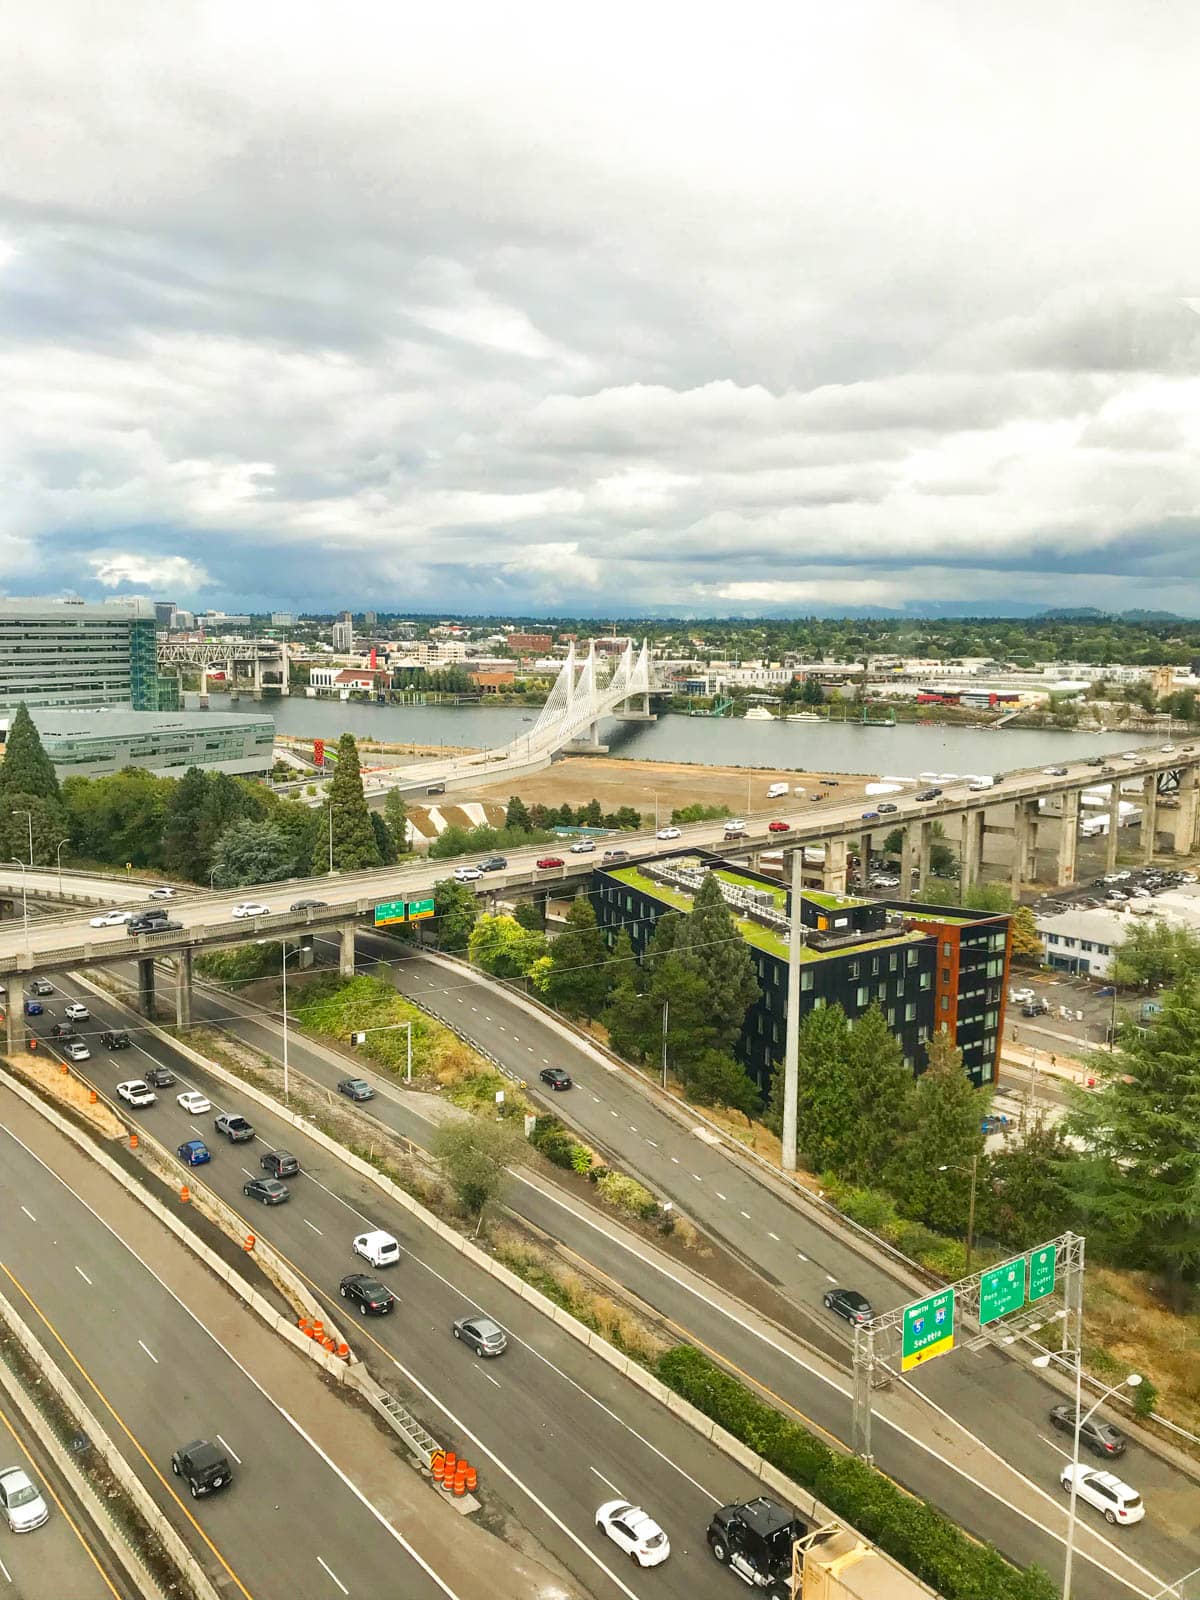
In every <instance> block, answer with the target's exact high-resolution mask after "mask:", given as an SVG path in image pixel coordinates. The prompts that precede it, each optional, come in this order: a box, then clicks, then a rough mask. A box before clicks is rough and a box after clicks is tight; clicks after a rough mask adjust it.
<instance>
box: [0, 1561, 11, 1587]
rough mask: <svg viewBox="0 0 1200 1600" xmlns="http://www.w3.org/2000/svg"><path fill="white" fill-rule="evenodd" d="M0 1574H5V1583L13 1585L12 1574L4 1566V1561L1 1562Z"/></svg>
mask: <svg viewBox="0 0 1200 1600" xmlns="http://www.w3.org/2000/svg"><path fill="white" fill-rule="evenodd" d="M0 1572H2V1573H3V1574H4V1581H5V1583H11V1582H12V1573H11V1572H10V1571H9V1570H8V1568H7V1567H6V1566H5V1565H4V1563H3V1561H0Z"/></svg>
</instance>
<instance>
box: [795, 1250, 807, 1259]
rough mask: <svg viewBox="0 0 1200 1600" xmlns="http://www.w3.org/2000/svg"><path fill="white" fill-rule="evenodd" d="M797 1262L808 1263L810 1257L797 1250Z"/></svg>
mask: <svg viewBox="0 0 1200 1600" xmlns="http://www.w3.org/2000/svg"><path fill="white" fill-rule="evenodd" d="M796 1260H797V1261H807V1260H808V1257H807V1256H806V1255H805V1254H804V1251H803V1250H797V1251H796Z"/></svg>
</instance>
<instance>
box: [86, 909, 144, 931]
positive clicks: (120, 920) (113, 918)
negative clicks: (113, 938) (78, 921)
mask: <svg viewBox="0 0 1200 1600" xmlns="http://www.w3.org/2000/svg"><path fill="white" fill-rule="evenodd" d="M132 915H133V912H132V911H105V912H102V913H101V915H100V916H98V917H92V918H91V920H90V922H89V924H88V926H89V927H92V928H120V927H122V926H123V925H124V924H125V923H126V922H128V921H129V919H130V917H132Z"/></svg>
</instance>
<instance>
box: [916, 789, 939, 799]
mask: <svg viewBox="0 0 1200 1600" xmlns="http://www.w3.org/2000/svg"><path fill="white" fill-rule="evenodd" d="M941 793H942V791H941V790H940V789H920V790H918V792H917V799H918V800H937V799H938V798H940V796H941Z"/></svg>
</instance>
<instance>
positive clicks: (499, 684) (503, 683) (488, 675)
mask: <svg viewBox="0 0 1200 1600" xmlns="http://www.w3.org/2000/svg"><path fill="white" fill-rule="evenodd" d="M469 676H470V678H471V681H472V682H473V683H475V684H476V685H478V688H479V690H480V693H482V694H500V693H501V692H502V691H503V690H505V689H511V688H512V686H513V684H514V683H515V682H516V676H517V675H516V673H515V672H512V671H505V670H502V671H493V670H491V669H490V668H489V669H488V670H486V671H480V672H471V673H470V674H469Z"/></svg>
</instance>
